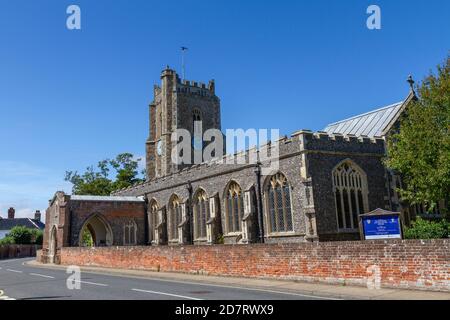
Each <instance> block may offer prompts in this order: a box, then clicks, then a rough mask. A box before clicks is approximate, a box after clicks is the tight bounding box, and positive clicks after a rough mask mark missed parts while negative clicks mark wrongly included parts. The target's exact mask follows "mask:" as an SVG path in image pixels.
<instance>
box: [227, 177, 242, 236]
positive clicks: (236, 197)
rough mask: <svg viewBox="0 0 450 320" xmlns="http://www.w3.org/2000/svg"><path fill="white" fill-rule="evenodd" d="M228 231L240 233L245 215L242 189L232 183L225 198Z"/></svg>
mask: <svg viewBox="0 0 450 320" xmlns="http://www.w3.org/2000/svg"><path fill="white" fill-rule="evenodd" d="M225 207H226V213H227V215H226V221H227V231H228V233H231V232H240V231H241V220H242V216H243V213H244V199H243V195H242V190H241V187H240V186H239V185H238V184H237V183H236V182H234V181H233V182H231V184H230V186H229V187H228V190H227V192H226V196H225Z"/></svg>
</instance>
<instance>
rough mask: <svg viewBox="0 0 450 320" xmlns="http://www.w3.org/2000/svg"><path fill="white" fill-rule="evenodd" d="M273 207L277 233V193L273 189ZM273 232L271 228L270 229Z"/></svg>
mask: <svg viewBox="0 0 450 320" xmlns="http://www.w3.org/2000/svg"><path fill="white" fill-rule="evenodd" d="M273 207H274V209H275V210H274V214H275V232H278V229H279V223H280V222H279V221H278V192H277V191H276V188H274V189H273ZM272 232H273V227H272Z"/></svg>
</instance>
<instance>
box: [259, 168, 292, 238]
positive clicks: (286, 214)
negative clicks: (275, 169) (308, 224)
mask: <svg viewBox="0 0 450 320" xmlns="http://www.w3.org/2000/svg"><path fill="white" fill-rule="evenodd" d="M266 199H267V208H268V212H267V213H268V223H269V231H270V232H271V233H274V232H290V231H294V228H293V224H292V212H291V190H290V187H289V183H288V181H287V179H286V177H285V176H284V175H283V174H281V173H278V174H276V175H274V176H272V177H271V178H270V180H269V183H268V184H267V186H266Z"/></svg>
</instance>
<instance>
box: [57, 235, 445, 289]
mask: <svg viewBox="0 0 450 320" xmlns="http://www.w3.org/2000/svg"><path fill="white" fill-rule="evenodd" d="M449 245H450V240H448V239H445V240H389V241H352V242H329V243H300V244H254V245H213V246H173V247H170V246H150V247H102V248H75V247H73V248H62V250H61V264H64V265H79V266H99V267H107V268H123V269H137V270H153V271H162V272H183V273H195V274H207V275H219V276H239V277H252V278H270V279H289V280H299V281H307V282H322V283H333V284H347V285H357V286H368V283H369V285H370V286H378V285H379V286H380V287H384V288H404V289H422V290H433V291H448V292H450V246H449ZM376 274H379V275H380V277H379V278H378V279H379V280H377V277H376Z"/></svg>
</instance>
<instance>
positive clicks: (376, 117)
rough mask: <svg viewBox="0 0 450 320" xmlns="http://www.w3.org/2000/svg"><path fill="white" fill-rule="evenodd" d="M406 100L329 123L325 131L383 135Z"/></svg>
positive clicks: (358, 134) (329, 132)
mask: <svg viewBox="0 0 450 320" xmlns="http://www.w3.org/2000/svg"><path fill="white" fill-rule="evenodd" d="M404 102H405V101H401V102H398V103H394V104H392V105H389V106H386V107H383V108H380V109H377V110H374V111H371V112H367V113H364V114H361V115H358V116H355V117H352V118H349V119H346V120H342V121H338V122H335V123H331V124H329V125H328V126H327V127H326V128H325V129H324V130H323V131H325V132H327V133H328V134H333V133H340V134H344V135H346V134H353V135H355V136H368V137H370V138H373V137H382V136H384V134H385V131H386V128H387V127H388V126H389V125H390V124H391V122H392V120H393V119H395V118H397V116H398V114H399V113H400V112H401V111H402V106H403V104H404Z"/></svg>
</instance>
